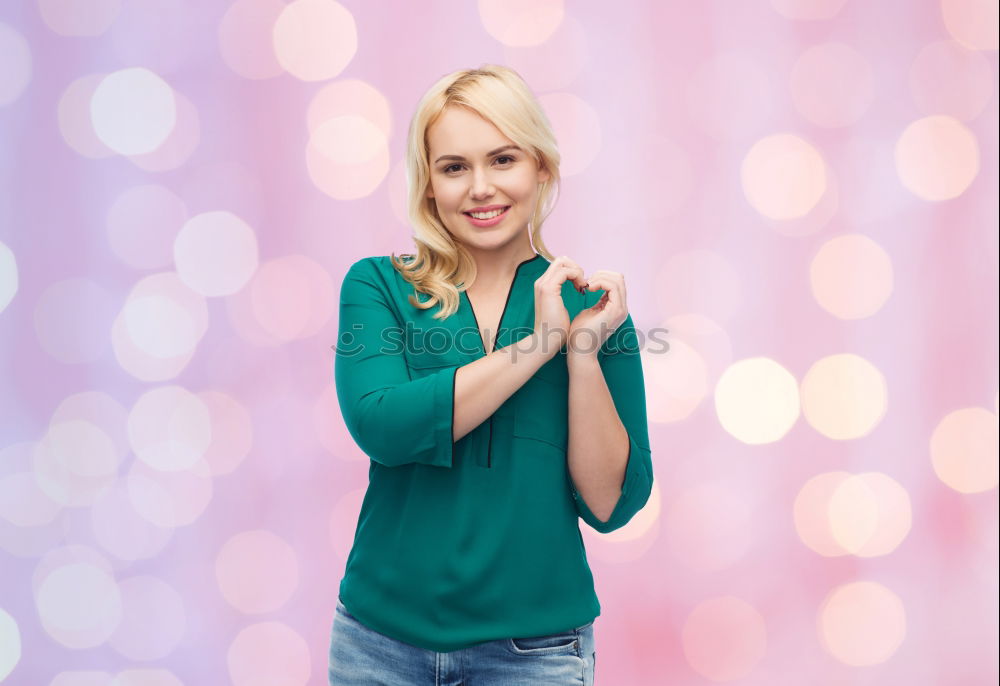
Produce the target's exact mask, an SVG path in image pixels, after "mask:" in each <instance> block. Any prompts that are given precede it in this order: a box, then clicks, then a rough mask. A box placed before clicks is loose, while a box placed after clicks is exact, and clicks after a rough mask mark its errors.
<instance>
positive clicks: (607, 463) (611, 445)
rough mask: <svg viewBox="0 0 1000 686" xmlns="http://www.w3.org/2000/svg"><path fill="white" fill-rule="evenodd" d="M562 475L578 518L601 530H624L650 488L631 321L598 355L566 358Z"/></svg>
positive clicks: (640, 382) (628, 319)
mask: <svg viewBox="0 0 1000 686" xmlns="http://www.w3.org/2000/svg"><path fill="white" fill-rule="evenodd" d="M567 363H568V366H569V447H568V453H569V455H568V460H569V473H570V479H571V481H572V484H571V487H572V489H573V498H574V502H575V503H576V508H577V511H578V513H579V514H580V517H582V518H583V520H584V521H586V522H587V524H589V525H590V526H591V527H593V528H594V529H595V530H597V531H599V532H601V533H609V532H611V531H614V530H615V529H618V528H621V527H623V526H625V524H627V523H628V522H629V520H630V519H632V516H633V515H635V513H636V512H638V511H639V510H641V509H642V507H643V506H644V505H645V504H646V501H647V500H648V498H649V494H650V491H651V490H652V486H653V464H652V456H651V452H650V448H649V435H648V426H647V419H646V395H645V385H644V382H643V375H642V361H641V358H640V354H639V348H638V339H637V336H636V333H635V327H634V325H633V323H632V316H631V315H629V316H628V317H626V319H625V321H624V322H623V323H622V325H621V326H620V327H618V329H616V330H615V331H614V332H613V333H612V334H611V336H610V337H609V338H608V341H607V342H606V343H605V345H604V346H602V349H601V352H600V353H599V354H598V355H587V354H579V353H570V354H569V355H568V359H567Z"/></svg>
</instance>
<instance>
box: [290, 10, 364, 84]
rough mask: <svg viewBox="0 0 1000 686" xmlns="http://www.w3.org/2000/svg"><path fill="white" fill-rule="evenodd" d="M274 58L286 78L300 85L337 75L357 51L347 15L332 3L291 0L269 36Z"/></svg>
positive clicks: (353, 27) (354, 29) (351, 18)
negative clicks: (290, 77) (287, 76)
mask: <svg viewBox="0 0 1000 686" xmlns="http://www.w3.org/2000/svg"><path fill="white" fill-rule="evenodd" d="M272 40H273V45H274V54H275V56H276V57H277V58H278V63H279V64H280V65H281V66H282V68H284V69H285V71H287V72H288V73H289V74H291V75H292V76H294V77H295V78H297V79H300V80H302V81H325V80H326V79H332V78H334V77H335V76H337V75H339V74H340V73H341V72H342V71H343V70H344V69H345V68H346V67H347V65H348V64H349V63H350V61H351V60H352V59H353V58H354V54H355V53H356V52H357V49H358V29H357V26H356V24H355V22H354V16H353V15H352V14H351V12H350V11H349V10H348V9H347V8H345V7H344V6H343V5H341V4H340V3H339V2H335V0H293V2H290V3H288V4H287V5H286V6H285V8H284V10H282V12H281V14H280V15H279V16H278V19H277V21H276V22H275V23H274V30H273V33H272Z"/></svg>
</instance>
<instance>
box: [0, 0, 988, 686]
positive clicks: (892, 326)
mask: <svg viewBox="0 0 1000 686" xmlns="http://www.w3.org/2000/svg"><path fill="white" fill-rule="evenodd" d="M997 23H998V20H997V7H996V3H995V2H986V1H985V0H940V1H938V0H919V1H910V0H880V1H879V2H862V1H861V0H706V1H705V2H696V3H695V2H680V1H671V2H652V1H646V2H632V3H621V4H618V5H612V4H609V3H599V2H572V3H570V2H561V1H556V0H534V1H528V0H518V1H516V2H506V1H501V0H480V1H479V2H472V1H471V0H470V1H467V2H460V1H458V0H445V1H442V2H436V3H402V2H394V3H389V2H361V1H360V0H356V1H351V2H348V1H343V2H339V3H338V2H334V1H333V0H296V1H294V2H283V1H281V0H237V1H236V2H229V1H228V0H211V1H208V2H195V1H194V0H186V1H183V2H178V1H177V0H142V1H139V0H91V1H90V2H87V3H76V2H70V1H69V0H24V1H17V2H5V3H2V4H0V181H2V182H0V683H3V684H8V683H9V684H17V685H19V686H20V685H21V684H31V685H36V684H39V685H44V686H111V685H112V684H114V686H139V685H142V686H178V685H182V686H202V685H204V684H213V685H214V684H232V685H233V686H264V685H268V686H271V685H278V684H280V685H282V686H285V685H288V686H304V685H306V684H310V685H317V686H319V685H321V684H325V683H326V667H327V650H328V647H329V645H328V644H329V631H330V625H331V622H332V619H333V608H334V605H335V602H336V598H337V587H338V584H339V582H340V579H341V576H342V574H343V569H344V562H345V559H346V556H347V553H348V551H349V549H350V545H351V541H352V538H353V534H354V527H355V525H356V521H357V515H358V512H359V510H360V505H361V499H362V496H363V494H364V489H365V487H366V485H367V472H368V458H367V457H366V456H365V455H364V454H363V453H361V452H360V451H359V449H358V448H357V446H356V445H355V444H354V443H353V441H352V440H351V438H350V436H349V435H348V433H347V431H346V429H345V427H344V426H343V422H342V420H341V416H340V412H339V408H338V406H337V400H336V395H335V392H334V388H333V351H332V350H331V348H330V346H331V345H332V344H333V343H334V342H335V339H336V332H337V302H338V289H339V287H340V283H341V280H342V278H343V275H344V273H345V272H346V270H347V268H348V266H349V265H350V264H352V263H353V262H355V261H356V260H358V259H360V258H362V257H365V256H369V255H386V254H389V253H392V252H395V253H397V254H398V253H402V252H408V251H411V250H412V249H413V245H412V242H411V241H410V238H409V236H410V233H411V229H410V227H409V226H408V224H407V220H406V207H405V190H406V178H405V173H404V157H403V153H404V143H405V134H406V129H407V126H408V124H409V118H410V116H411V115H412V112H413V108H414V106H415V104H416V102H417V100H418V99H419V97H420V96H421V95H422V93H423V92H424V90H425V89H426V88H427V87H429V86H430V85H431V83H433V82H434V81H435V80H437V79H438V78H439V77H441V76H443V75H444V74H446V73H449V72H451V71H455V70H458V69H464V68H473V67H476V66H479V65H481V64H488V63H497V64H505V65H508V66H510V67H512V68H514V69H516V70H517V71H518V72H519V73H520V74H521V75H522V76H523V77H524V78H525V80H526V81H527V83H528V84H529V86H530V87H531V88H532V90H533V91H534V92H535V93H536V95H537V96H538V98H539V100H540V102H541V103H542V106H543V108H544V109H545V111H546V113H547V115H548V116H549V118H550V120H551V122H552V125H553V128H554V130H555V133H556V136H557V139H558V142H559V146H560V150H561V153H562V155H563V163H562V169H561V172H562V177H563V184H562V192H561V196H560V199H559V202H558V205H557V207H556V209H555V211H554V212H553V214H552V215H551V217H550V218H549V220H548V221H547V222H546V224H545V227H544V235H545V239H546V244H547V245H548V247H549V248H550V249H551V250H552V251H553V252H554V253H555V254H557V255H569V256H570V257H572V258H573V259H574V260H575V261H577V262H578V263H579V264H581V265H582V266H583V268H584V270H585V272H587V273H590V272H593V271H595V270H597V269H610V270H614V271H619V272H621V273H622V274H624V275H625V277H626V283H627V285H628V298H629V310H630V312H631V314H632V317H633V319H634V321H635V323H636V327H637V328H638V329H639V330H640V332H645V333H648V334H649V339H648V341H647V343H648V345H647V347H646V348H645V350H644V353H643V363H644V370H645V376H646V389H647V405H648V408H649V420H650V439H651V442H652V453H653V464H654V470H655V479H656V481H655V483H654V487H653V493H652V495H651V497H650V500H649V502H648V504H647V506H646V507H645V508H644V509H643V510H642V511H641V512H640V513H639V514H637V515H636V517H635V518H634V519H633V520H632V521H631V522H630V523H629V524H628V525H627V526H625V527H623V528H622V529H619V530H617V531H615V532H612V533H611V534H608V535H600V534H597V533H596V532H595V531H593V530H591V529H590V528H589V527H587V525H586V524H583V523H582V522H581V529H582V531H583V536H584V540H585V542H586V544H587V549H588V557H589V559H590V562H591V566H592V568H593V571H594V575H595V579H596V583H597V586H598V589H597V590H598V595H599V597H600V600H601V605H602V613H601V616H600V617H599V618H598V619H597V621H596V623H595V638H596V643H597V652H598V654H599V659H598V660H597V675H596V683H598V684H604V685H612V686H617V685H619V684H628V685H636V686H644V685H647V684H648V685H659V684H671V685H672V686H673V685H683V686H695V685H699V684H717V683H727V684H738V685H745V686H799V685H801V684H810V685H816V686H834V685H836V686H843V685H845V684H859V685H867V684H872V685H874V684H878V685H894V684H907V685H908V686H923V685H928V686H929V685H932V684H933V685H937V684H948V685H954V686H978V685H980V684H982V685H986V684H990V685H992V684H995V683H996V681H997V679H998V676H1000V674H998V672H1000V670H998V648H997V646H998V620H997V615H998V546H997V539H998V497H997V494H998V490H997V480H998V477H997V474H998V415H997V411H998V407H997V398H998V396H997V393H998V306H1000V302H998V301H1000V296H998V229H997V226H998V196H997V185H998V178H997V167H998V165H997V160H998V152H997V150H998V133H997V131H998V76H997V75H998V60H997V40H998V39H997V36H998V29H997ZM664 329H665V330H666V333H665V334H664V333H662V332H663V330H664ZM654 330H656V331H660V332H661V333H659V334H657V335H656V336H655V337H654V336H653V334H652V332H654ZM658 341H666V342H667V343H668V345H667V346H664V345H662V343H660V342H658Z"/></svg>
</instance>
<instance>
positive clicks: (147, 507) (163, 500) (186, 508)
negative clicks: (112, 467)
mask: <svg viewBox="0 0 1000 686" xmlns="http://www.w3.org/2000/svg"><path fill="white" fill-rule="evenodd" d="M126 489H127V490H128V496H129V501H130V502H131V503H132V507H134V508H135V511H136V512H138V513H139V516H141V517H142V518H143V519H145V520H146V521H148V522H150V523H151V524H154V525H156V526H158V527H161V528H164V529H171V528H175V527H180V526H187V525H188V524H192V523H194V522H195V521H196V520H197V519H198V518H199V517H201V515H202V513H204V512H205V509H206V508H207V507H208V504H209V503H210V502H211V500H212V493H213V485H212V473H211V471H210V470H209V468H208V466H207V465H206V464H205V462H204V461H201V462H198V463H197V464H195V465H194V466H193V467H191V468H190V469H184V470H177V471H171V472H164V471H159V470H156V469H153V468H152V467H150V466H149V465H147V464H146V463H145V462H143V461H142V460H134V461H133V462H132V465H131V467H130V468H129V471H128V476H127V477H126Z"/></svg>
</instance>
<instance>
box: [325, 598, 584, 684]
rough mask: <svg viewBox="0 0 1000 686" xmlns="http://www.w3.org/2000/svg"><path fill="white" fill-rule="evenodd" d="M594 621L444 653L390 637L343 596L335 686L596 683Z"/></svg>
mask: <svg viewBox="0 0 1000 686" xmlns="http://www.w3.org/2000/svg"><path fill="white" fill-rule="evenodd" d="M596 658H597V652H596V650H595V647H594V623H593V622H590V623H589V624H585V625H583V626H581V627H578V628H576V629H570V630H569V631H564V632H562V633H558V634H552V635H550V636H538V637H533V638H502V639H498V640H495V641H489V642H487V643H480V644H478V645H474V646H472V647H470V648H463V649H461V650H455V651H452V652H450V653H438V652H435V651H433V650H426V649H424V648H418V647H417V646H413V645H410V644H409V643H403V642H401V641H397V640H396V639H393V638H389V637H388V636H386V635H385V634H380V633H379V632H377V631H375V630H373V629H369V628H368V627H367V626H365V625H364V624H362V623H361V622H359V621H358V620H357V619H355V618H354V617H353V616H351V615H350V614H349V613H348V612H347V609H346V608H345V607H344V605H343V604H342V603H341V602H340V600H339V599H338V600H337V608H336V611H335V613H334V618H333V630H332V636H331V641H330V686H524V685H525V684H546V686H560V684H566V685H567V686H569V685H570V684H575V685H576V686H579V685H580V684H583V686H593V684H594V664H595V661H596Z"/></svg>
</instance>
